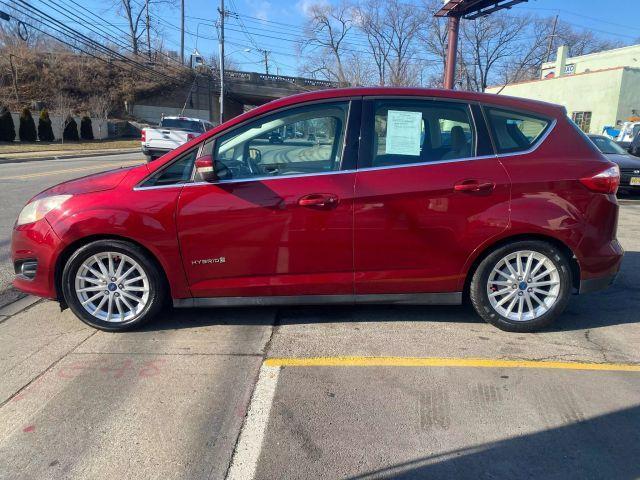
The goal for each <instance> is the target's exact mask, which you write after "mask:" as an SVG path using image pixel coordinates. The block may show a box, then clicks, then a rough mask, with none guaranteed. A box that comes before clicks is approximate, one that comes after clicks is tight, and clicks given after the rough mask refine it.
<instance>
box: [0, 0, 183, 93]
mask: <svg viewBox="0 0 640 480" xmlns="http://www.w3.org/2000/svg"><path fill="white" fill-rule="evenodd" d="M19 1H20V2H21V3H25V4H26V5H27V6H28V7H29V8H32V9H33V10H36V11H37V12H41V11H40V10H39V9H37V8H35V7H33V6H32V5H30V4H28V3H27V2H25V1H23V0H19ZM0 3H2V4H4V5H6V6H8V7H10V8H12V9H13V10H15V11H16V12H18V13H20V14H21V15H23V16H25V17H27V18H29V19H31V20H33V21H35V22H38V23H39V24H42V25H44V26H45V27H48V28H50V29H52V31H53V32H55V33H58V34H62V35H65V36H69V37H71V39H72V40H73V41H74V43H71V42H70V41H66V40H64V39H62V38H60V37H57V36H55V35H53V34H51V33H50V32H48V31H46V30H43V29H41V28H38V27H36V26H35V25H32V24H29V25H28V26H29V27H30V28H33V29H34V30H36V31H39V32H41V33H43V34H45V35H47V36H49V37H51V38H53V39H55V40H56V41H58V42H60V43H62V44H64V45H67V46H69V47H71V48H73V49H75V50H78V51H80V52H82V53H84V54H86V55H89V56H91V57H93V58H96V59H99V60H102V61H104V62H105V63H107V64H112V63H111V62H109V61H107V60H104V59H103V58H101V57H99V56H98V55H94V54H92V53H91V52H89V51H87V50H86V49H85V48H86V47H87V46H88V47H89V48H92V49H94V50H95V51H97V52H99V53H102V54H105V53H106V54H107V55H108V56H109V57H110V58H112V59H113V58H114V57H115V59H118V60H121V61H122V62H123V63H126V64H129V65H135V66H136V67H137V69H138V70H139V71H140V73H144V74H147V75H150V76H149V78H153V80H156V81H157V76H158V75H160V76H162V77H165V78H167V79H169V80H171V81H176V80H177V79H175V78H173V77H170V76H168V75H166V74H163V73H161V72H157V71H155V70H154V69H150V68H148V67H146V66H144V65H141V64H139V63H138V62H135V61H133V60H131V59H129V58H127V57H125V56H123V55H121V54H119V53H118V52H115V51H114V50H111V49H109V48H108V47H105V46H103V45H100V44H99V43H97V42H95V41H93V40H91V39H90V38H88V37H86V36H84V35H82V34H81V33H80V32H77V31H76V30H74V29H73V28H71V27H68V26H66V25H64V24H61V23H60V21H58V20H56V19H53V20H50V19H52V18H53V17H51V16H49V15H47V14H46V13H44V12H42V13H41V15H40V18H36V17H34V16H33V15H31V14H30V13H29V12H26V11H24V10H22V9H20V8H18V7H17V6H16V5H15V4H9V3H8V2H6V1H3V0H0ZM25 24H26V22H25ZM58 25H60V26H62V27H63V29H60V28H59V27H58ZM79 44H80V45H82V46H83V47H85V48H82V47H80V46H79ZM112 65H116V66H118V67H119V68H122V67H120V66H119V65H117V64H115V63H113V64H112Z"/></svg>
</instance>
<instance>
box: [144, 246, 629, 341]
mask: <svg viewBox="0 0 640 480" xmlns="http://www.w3.org/2000/svg"><path fill="white" fill-rule="evenodd" d="M638 299H640V252H627V253H626V254H625V257H624V261H623V263H622V269H621V272H620V275H619V276H618V279H617V281H616V283H615V284H614V285H613V286H611V287H610V288H609V289H607V290H604V291H602V292H597V293H590V294H586V295H577V296H573V297H572V298H571V299H570V302H569V306H568V307H567V309H566V311H565V312H564V314H563V315H562V316H561V317H560V318H559V319H558V320H557V321H556V323H554V324H553V325H552V326H551V327H550V328H548V329H547V330H546V331H572V330H584V329H589V328H596V327H605V326H611V325H620V324H629V323H640V315H639V314H638V308H639V307H640V302H639V300H638ZM336 322H374V323H376V322H450V323H459V324H467V323H482V320H481V319H480V317H478V316H477V315H476V313H475V312H474V310H473V308H472V307H471V306H470V305H468V304H465V305H457V306H436V305H355V306H353V305H320V306H317V305H316V306H296V307H246V308H240V307H234V308H185V309H171V308H167V309H166V310H165V311H164V312H163V313H162V314H161V315H160V316H159V317H158V318H157V319H156V320H154V321H153V322H151V323H149V324H148V325H146V326H144V327H142V328H141V329H140V330H146V331H153V330H177V329H182V328H196V327H204V326H209V325H274V324H278V325H286V324H307V323H308V324H314V323H336Z"/></svg>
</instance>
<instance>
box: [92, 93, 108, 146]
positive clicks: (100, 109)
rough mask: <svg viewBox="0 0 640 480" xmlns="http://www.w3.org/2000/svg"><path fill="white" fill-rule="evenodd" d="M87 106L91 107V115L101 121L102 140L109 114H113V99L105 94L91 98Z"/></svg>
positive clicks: (99, 130)
mask: <svg viewBox="0 0 640 480" xmlns="http://www.w3.org/2000/svg"><path fill="white" fill-rule="evenodd" d="M87 104H88V106H89V113H90V114H91V116H92V117H94V118H97V119H98V120H99V122H98V137H99V138H100V139H101V140H102V127H103V125H107V120H108V119H109V113H111V110H112V109H113V99H112V97H111V95H109V94H108V93H106V92H104V93H103V94H101V95H95V96H93V97H90V98H89V100H88V101H87Z"/></svg>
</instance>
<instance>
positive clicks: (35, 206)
mask: <svg viewBox="0 0 640 480" xmlns="http://www.w3.org/2000/svg"><path fill="white" fill-rule="evenodd" d="M70 198H71V195H54V196H52V197H46V198H41V199H39V200H34V201H33V202H31V203H28V204H27V205H26V206H25V207H24V208H23V209H22V211H21V212H20V215H18V221H17V222H16V225H24V224H25V223H33V222H37V221H38V220H40V219H41V218H43V217H44V216H45V215H46V214H47V213H49V212H50V211H51V210H54V209H56V208H60V206H61V205H62V204H63V203H64V202H66V201H67V200H69V199H70Z"/></svg>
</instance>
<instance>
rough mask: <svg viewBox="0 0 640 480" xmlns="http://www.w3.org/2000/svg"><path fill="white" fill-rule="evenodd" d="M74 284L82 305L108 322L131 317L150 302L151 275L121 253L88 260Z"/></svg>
mask: <svg viewBox="0 0 640 480" xmlns="http://www.w3.org/2000/svg"><path fill="white" fill-rule="evenodd" d="M74 286H75V294H76V296H77V297H78V300H79V301H80V305H82V307H83V308H84V309H85V310H86V311H87V312H88V313H89V314H90V315H92V316H93V317H95V318H97V319H100V320H103V321H106V322H114V323H118V322H126V321H128V320H131V319H132V318H134V317H136V316H137V315H138V314H139V313H140V312H142V310H143V309H144V308H145V306H146V305H147V303H148V302H149V291H150V287H149V278H148V276H147V274H146V272H145V270H144V268H143V267H142V266H141V265H140V264H139V263H138V262H136V261H135V260H134V259H133V258H131V257H130V256H128V255H125V254H123V253H120V252H101V253H97V254H95V255H92V256H90V257H88V258H87V259H85V260H84V262H83V263H82V265H81V266H80V268H78V270H77V272H76V275H75V283H74Z"/></svg>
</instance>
